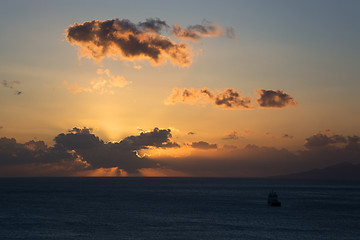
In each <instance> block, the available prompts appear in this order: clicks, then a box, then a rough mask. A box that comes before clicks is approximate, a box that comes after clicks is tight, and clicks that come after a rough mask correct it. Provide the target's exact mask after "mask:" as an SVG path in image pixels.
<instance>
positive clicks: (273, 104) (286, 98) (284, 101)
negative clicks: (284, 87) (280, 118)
mask: <svg viewBox="0 0 360 240" xmlns="http://www.w3.org/2000/svg"><path fill="white" fill-rule="evenodd" d="M257 93H258V94H259V99H257V102H258V104H259V106H260V107H263V108H283V107H286V106H289V105H292V106H295V105H297V103H296V102H295V100H294V99H293V98H292V97H291V96H290V95H289V94H287V93H285V92H283V91H281V90H265V89H259V90H257Z"/></svg>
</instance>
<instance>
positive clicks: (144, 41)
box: [66, 19, 191, 66]
mask: <svg viewBox="0 0 360 240" xmlns="http://www.w3.org/2000/svg"><path fill="white" fill-rule="evenodd" d="M166 26H167V24H166V23H165V22H164V21H161V20H159V19H147V20H146V21H145V22H140V23H139V24H134V23H132V22H130V21H129V20H127V19H122V20H120V19H112V20H105V21H99V20H93V21H91V22H84V23H81V24H79V23H75V24H74V25H72V26H69V27H68V28H67V30H66V37H67V41H68V42H70V43H71V44H72V45H78V46H80V47H81V55H82V56H87V57H88V58H94V59H96V60H101V59H102V58H104V57H111V56H115V57H121V58H123V59H128V60H132V59H142V58H145V59H149V60H151V61H152V62H153V63H154V64H158V63H161V62H163V61H165V60H166V59H170V61H171V62H172V63H173V64H175V65H179V66H187V65H189V64H190V63H191V52H190V49H189V47H188V46H187V45H186V44H183V43H180V44H177V43H175V42H173V41H172V40H170V39H169V38H167V37H165V36H162V35H160V34H159V33H158V32H159V31H161V29H162V28H163V27H166Z"/></svg>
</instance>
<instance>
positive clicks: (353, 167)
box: [271, 162, 360, 181]
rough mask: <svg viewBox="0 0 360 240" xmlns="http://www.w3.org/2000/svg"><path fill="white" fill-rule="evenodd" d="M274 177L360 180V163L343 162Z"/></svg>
mask: <svg viewBox="0 0 360 240" xmlns="http://www.w3.org/2000/svg"><path fill="white" fill-rule="evenodd" d="M271 178H274V179H304V180H305V179H308V180H359V181H360V164H352V163H349V162H342V163H338V164H335V165H331V166H329V167H326V168H322V169H313V170H310V171H306V172H299V173H293V174H288V175H280V176H273V177H271Z"/></svg>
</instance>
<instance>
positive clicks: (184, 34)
mask: <svg viewBox="0 0 360 240" xmlns="http://www.w3.org/2000/svg"><path fill="white" fill-rule="evenodd" d="M172 33H173V35H174V36H175V37H177V38H180V39H189V40H193V41H198V40H199V39H200V38H202V37H214V36H221V28H220V26H219V25H217V24H216V23H214V22H209V21H206V20H204V21H203V22H202V24H197V25H190V26H188V27H187V28H186V29H183V28H181V27H180V25H178V24H175V25H174V26H173V29H172Z"/></svg>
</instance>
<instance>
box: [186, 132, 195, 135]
mask: <svg viewBox="0 0 360 240" xmlns="http://www.w3.org/2000/svg"><path fill="white" fill-rule="evenodd" d="M187 134H188V135H195V133H194V132H188V133H187Z"/></svg>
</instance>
